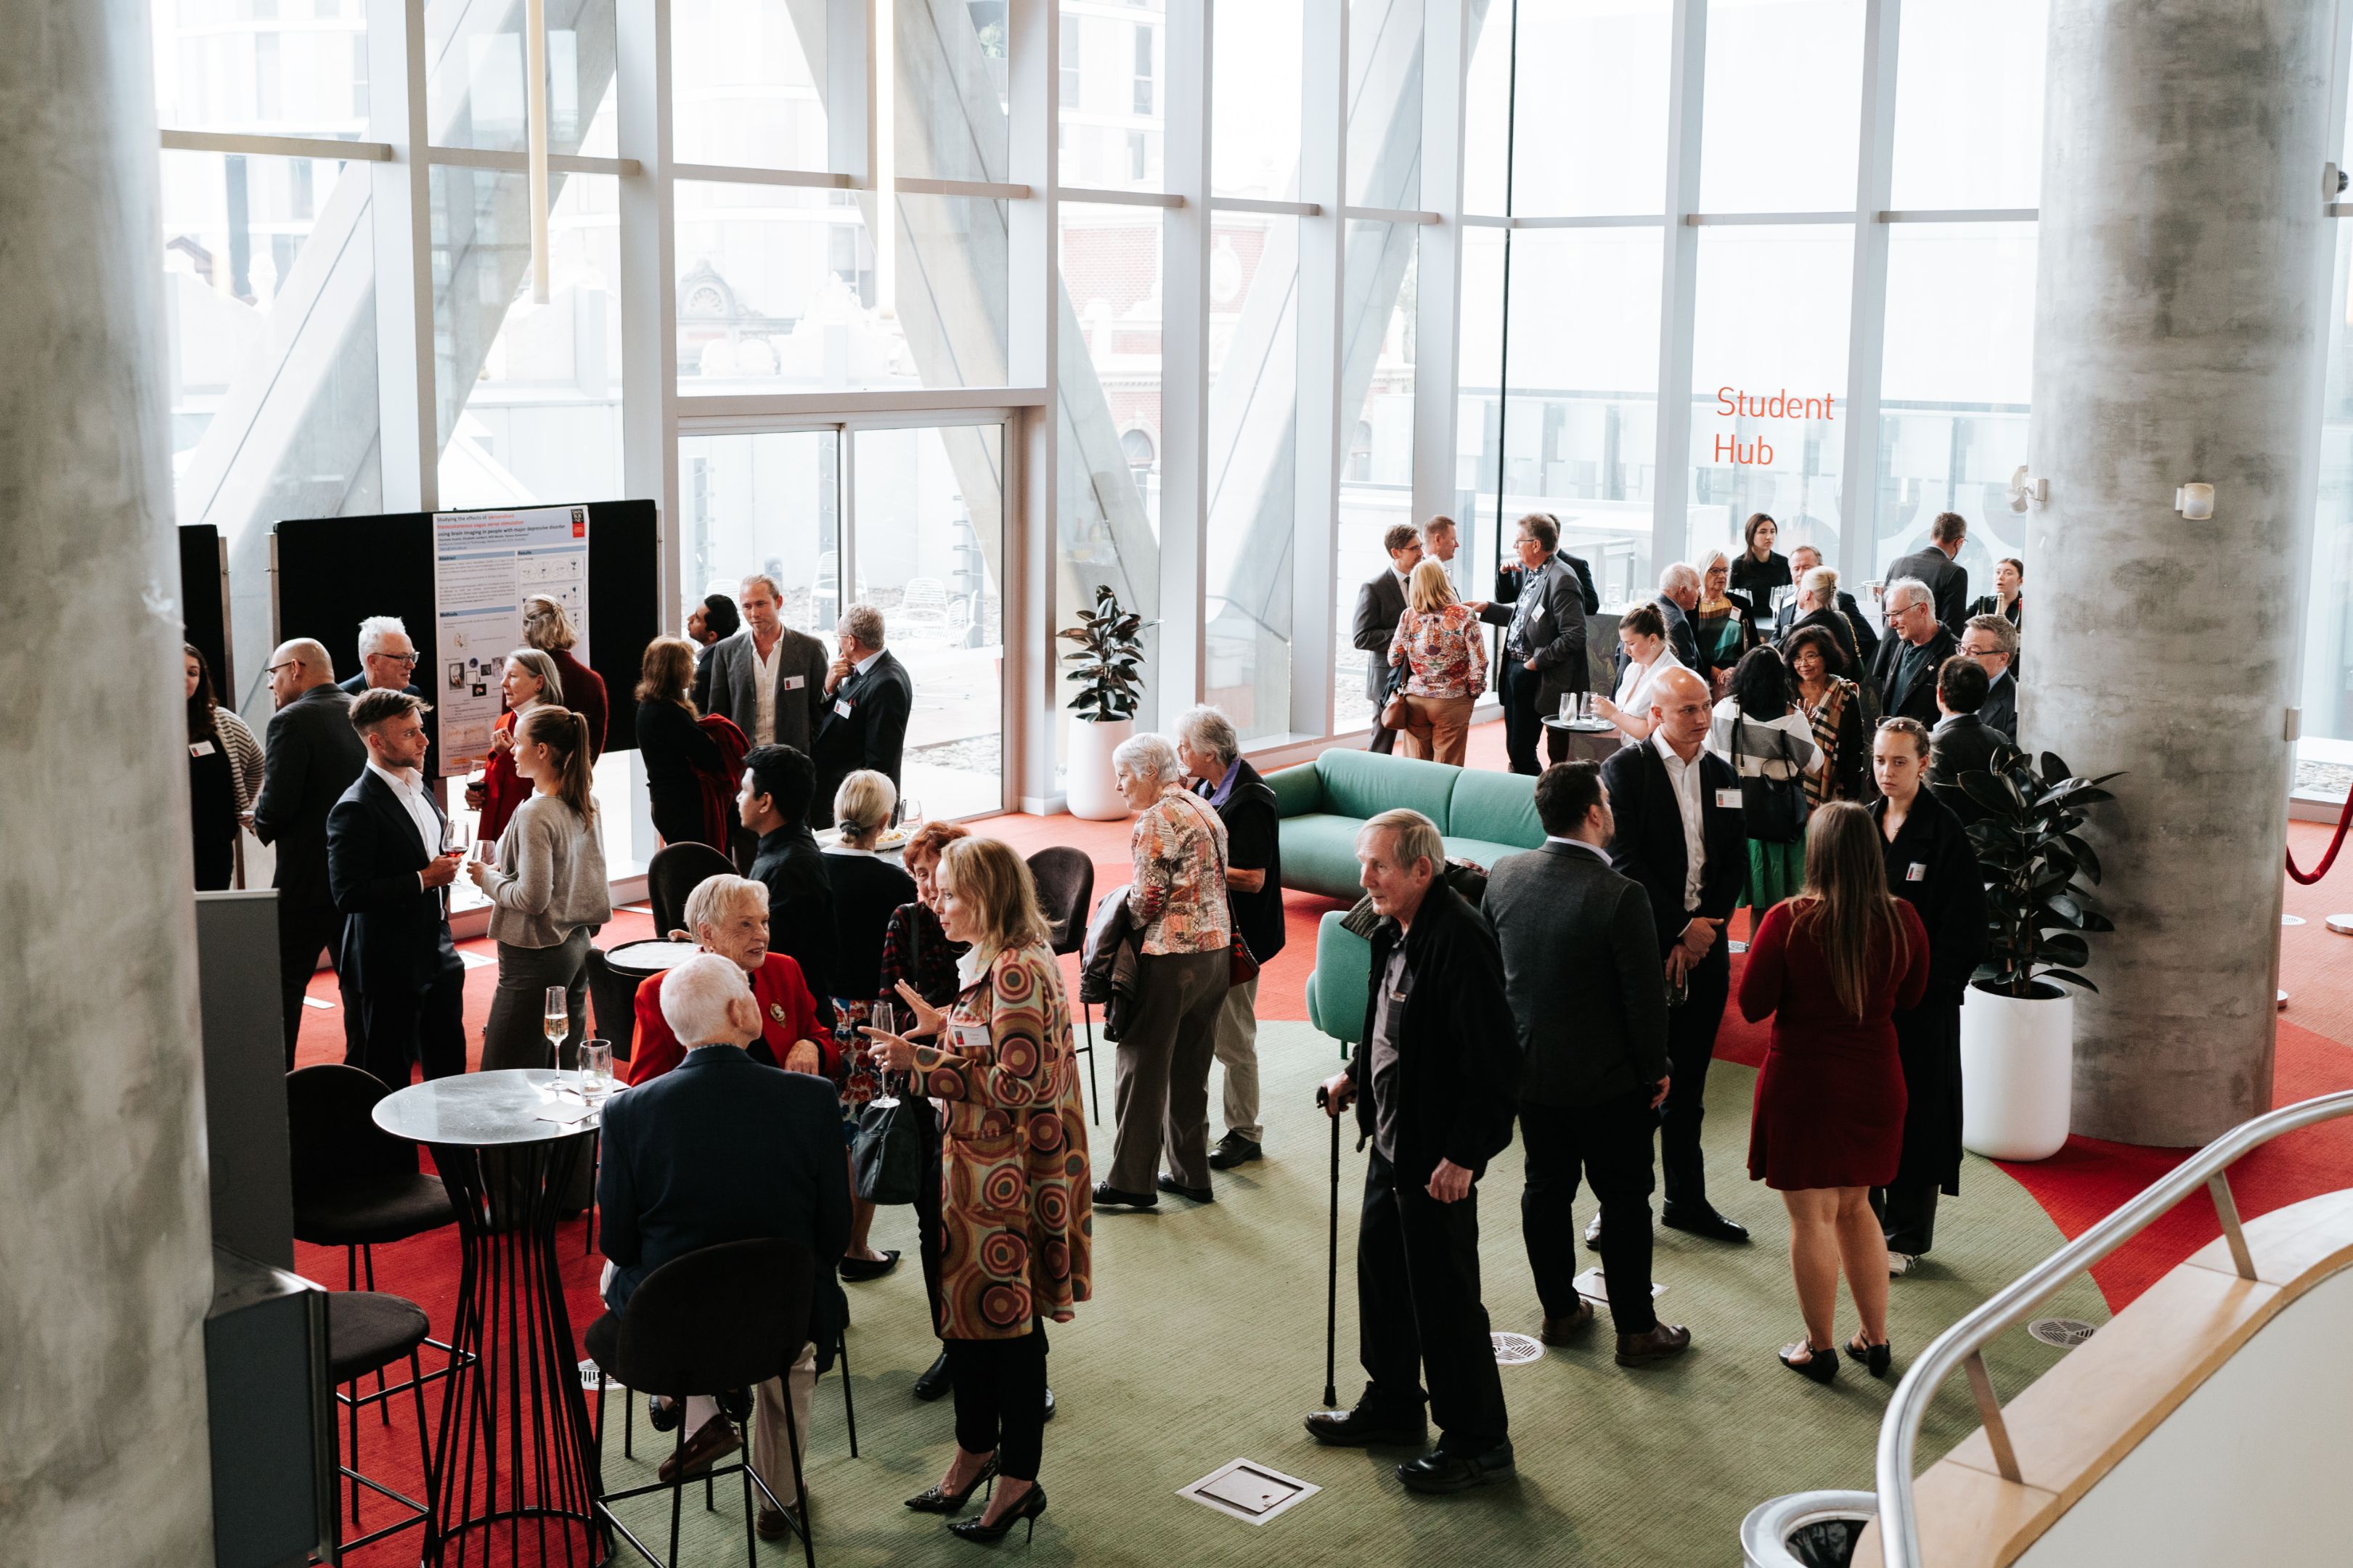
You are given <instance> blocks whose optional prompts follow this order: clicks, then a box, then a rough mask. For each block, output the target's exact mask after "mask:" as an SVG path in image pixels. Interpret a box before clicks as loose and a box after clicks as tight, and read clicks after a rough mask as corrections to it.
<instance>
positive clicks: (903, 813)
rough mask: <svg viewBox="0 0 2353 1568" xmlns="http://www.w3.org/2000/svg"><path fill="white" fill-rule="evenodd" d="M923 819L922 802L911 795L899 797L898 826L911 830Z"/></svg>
mask: <svg viewBox="0 0 2353 1568" xmlns="http://www.w3.org/2000/svg"><path fill="white" fill-rule="evenodd" d="M922 821H923V802H922V801H920V800H917V799H916V798H915V797H914V796H913V795H901V796H900V797H899V826H902V827H904V828H907V829H908V830H910V831H913V828H914V826H915V825H916V824H918V823H920V822H922Z"/></svg>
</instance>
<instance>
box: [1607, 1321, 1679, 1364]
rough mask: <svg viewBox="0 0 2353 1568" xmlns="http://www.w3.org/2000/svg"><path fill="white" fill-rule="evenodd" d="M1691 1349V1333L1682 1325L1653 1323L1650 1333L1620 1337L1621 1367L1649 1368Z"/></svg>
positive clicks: (1622, 1335) (1619, 1358) (1619, 1362)
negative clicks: (1656, 1362)
mask: <svg viewBox="0 0 2353 1568" xmlns="http://www.w3.org/2000/svg"><path fill="white" fill-rule="evenodd" d="M1689 1349H1691V1331H1690V1330H1689V1329H1687V1328H1684V1327H1683V1325H1682V1324H1681V1323H1653V1324H1651V1330H1650V1331H1649V1332H1648V1333H1641V1334H1620V1335H1619V1336H1618V1364H1619V1365H1620V1366H1648V1365H1650V1364H1651V1363H1652V1362H1654V1361H1664V1360H1666V1359H1667V1358H1668V1357H1669V1356H1671V1355H1681V1354H1683V1352H1685V1351H1687V1350H1689Z"/></svg>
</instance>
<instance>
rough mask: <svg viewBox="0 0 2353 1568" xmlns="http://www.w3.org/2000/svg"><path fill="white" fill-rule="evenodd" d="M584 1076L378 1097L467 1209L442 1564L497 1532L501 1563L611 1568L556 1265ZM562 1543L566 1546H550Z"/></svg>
mask: <svg viewBox="0 0 2353 1568" xmlns="http://www.w3.org/2000/svg"><path fill="white" fill-rule="evenodd" d="M577 1082H578V1075H577V1074H573V1073H559V1072H555V1071H554V1070H552V1069H550V1068H512V1069H509V1070H505V1071H500V1072H477V1073H465V1074H461V1075H459V1076H456V1077H452V1078H438V1079H427V1081H425V1082H423V1083H417V1084H411V1085H410V1086H409V1087H407V1088H406V1089H397V1090H396V1091H394V1092H393V1093H391V1094H388V1095H386V1096H385V1098H384V1099H383V1100H379V1101H377V1102H376V1108H375V1121H376V1125H377V1126H379V1127H381V1128H383V1129H384V1130H385V1131H387V1132H389V1133H391V1134H393V1136H395V1137H396V1138H406V1139H410V1140H413V1141H414V1142H418V1143H422V1144H424V1145H425V1146H426V1147H427V1148H428V1149H430V1150H432V1152H433V1163H434V1165H435V1166H436V1167H437V1168H438V1170H439V1172H440V1173H441V1180H442V1182H443V1183H444V1184H446V1185H447V1186H448V1189H449V1196H450V1199H451V1201H452V1202H453V1203H454V1204H455V1205H456V1206H457V1210H458V1235H459V1247H460V1248H461V1255H462V1261H461V1266H460V1270H459V1279H458V1312H457V1321H456V1326H455V1329H454V1331H452V1332H451V1334H450V1336H449V1339H450V1343H451V1344H452V1345H454V1346H455V1347H457V1349H458V1350H459V1351H460V1352H466V1353H468V1354H470V1355H471V1356H472V1357H473V1358H474V1360H473V1362H472V1364H471V1365H470V1366H469V1365H462V1364H461V1365H460V1366H459V1370H458V1371H457V1372H455V1373H452V1375H451V1376H450V1379H449V1381H448V1384H447V1387H448V1394H446V1395H445V1396H444V1397H443V1399H442V1402H441V1431H440V1441H439V1445H438V1448H437V1449H436V1451H435V1453H434V1457H433V1472H434V1473H433V1478H432V1479H433V1487H434V1498H435V1501H436V1506H437V1511H438V1519H439V1524H440V1538H441V1543H442V1554H443V1559H444V1561H447V1562H454V1563H463V1562H465V1561H466V1557H467V1552H468V1550H469V1548H470V1545H471V1544H472V1543H473V1542H474V1541H475V1539H476V1538H477V1537H478V1536H479V1537H480V1547H481V1553H482V1561H484V1562H485V1563H487V1562H489V1561H490V1559H491V1555H492V1551H493V1547H494V1542H495V1536H494V1535H493V1534H492V1533H491V1532H492V1531H493V1530H494V1528H495V1527H496V1526H497V1525H498V1524H500V1523H501V1522H503V1523H504V1524H505V1525H506V1527H507V1546H506V1552H505V1553H504V1559H505V1561H508V1562H512V1563H520V1562H522V1561H523V1560H524V1559H523V1557H522V1550H523V1546H524V1543H525V1542H531V1543H532V1549H533V1551H534V1552H535V1553H536V1555H535V1557H534V1559H533V1560H534V1561H536V1562H538V1563H542V1564H548V1563H555V1562H556V1561H558V1560H559V1559H560V1560H561V1561H563V1562H565V1563H580V1564H583V1565H584V1568H585V1565H587V1564H593V1563H600V1562H603V1561H604V1560H605V1559H606V1557H607V1555H608V1551H607V1544H608V1543H607V1541H606V1540H605V1538H604V1536H603V1535H602V1533H601V1531H598V1530H597V1528H596V1524H595V1522H594V1515H593V1513H592V1511H591V1507H590V1505H591V1503H592V1502H593V1501H594V1500H595V1499H596V1497H597V1496H598V1495H599V1494H600V1492H601V1491H602V1489H603V1485H602V1480H601V1478H600V1477H599V1475H598V1472H597V1468H596V1439H595V1437H594V1436H593V1435H592V1431H591V1428H590V1426H589V1424H588V1403H587V1399H586V1395H585V1394H584V1393H583V1391H582V1389H581V1385H580V1371H579V1363H580V1352H579V1351H578V1349H577V1347H576V1344H575V1341H574V1339H573V1335H572V1321H571V1315H570V1313H569V1311H568V1310H566V1308H565V1301H564V1278H563V1273H562V1270H561V1269H560V1268H559V1267H558V1266H557V1263H556V1258H555V1221H556V1216H557V1210H558V1207H559V1205H560V1200H561V1197H562V1194H563V1193H564V1190H565V1186H566V1185H567V1184H569V1183H570V1182H571V1181H572V1179H573V1177H574V1175H575V1172H576V1171H577V1169H578V1165H579V1162H581V1161H582V1160H585V1159H587V1158H588V1157H589V1143H590V1140H591V1139H592V1138H593V1136H594V1135H595V1133H596V1130H597V1128H598V1126H599V1124H600V1121H601V1120H602V1119H601V1116H600V1114H599V1110H598V1107H597V1106H596V1105H594V1104H591V1103H590V1102H589V1101H587V1100H583V1099H582V1098H581V1097H580V1095H579V1093H578V1091H577V1089H576V1087H575V1086H576V1085H577ZM551 1537H554V1539H551Z"/></svg>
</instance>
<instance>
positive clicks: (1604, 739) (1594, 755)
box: [1544, 718, 1626, 763]
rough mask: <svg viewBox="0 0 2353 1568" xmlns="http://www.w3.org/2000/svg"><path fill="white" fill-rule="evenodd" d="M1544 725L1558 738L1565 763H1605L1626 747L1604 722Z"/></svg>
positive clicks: (1620, 735)
mask: <svg viewBox="0 0 2353 1568" xmlns="http://www.w3.org/2000/svg"><path fill="white" fill-rule="evenodd" d="M1544 722H1545V728H1546V730H1547V731H1551V732H1552V733H1553V734H1554V735H1556V736H1557V737H1559V742H1560V744H1561V747H1562V754H1561V759H1560V760H1561V761H1562V762H1565V763H1606V762H1608V761H1609V759H1610V758H1611V757H1613V756H1615V755H1617V753H1618V748H1620V746H1623V745H1624V744H1625V743H1626V737H1625V735H1624V734H1623V733H1622V732H1621V731H1620V730H1619V728H1618V726H1617V725H1615V724H1612V723H1611V722H1609V721H1608V720H1607V719H1552V718H1547V719H1546V721H1544Z"/></svg>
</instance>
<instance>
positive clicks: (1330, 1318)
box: [1315, 1089, 1340, 1410]
mask: <svg viewBox="0 0 2353 1568" xmlns="http://www.w3.org/2000/svg"><path fill="white" fill-rule="evenodd" d="M1326 1099H1327V1097H1326V1095H1325V1094H1324V1090H1323V1089H1317V1090H1316V1091H1315V1103H1316V1104H1317V1105H1319V1106H1320V1105H1324V1103H1325V1101H1326ZM1326 1117H1327V1120H1329V1121H1331V1123H1332V1226H1331V1230H1330V1234H1329V1240H1328V1242H1327V1244H1326V1247H1325V1249H1324V1409H1326V1410H1336V1409H1338V1408H1339V1407H1340V1391H1339V1389H1338V1388H1337V1387H1336V1386H1335V1384H1334V1381H1333V1373H1334V1370H1335V1352H1336V1347H1337V1345H1338V1342H1339V1334H1340V1119H1339V1118H1338V1117H1337V1116H1332V1115H1330V1114H1329V1111H1328V1109H1327V1111H1326Z"/></svg>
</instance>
